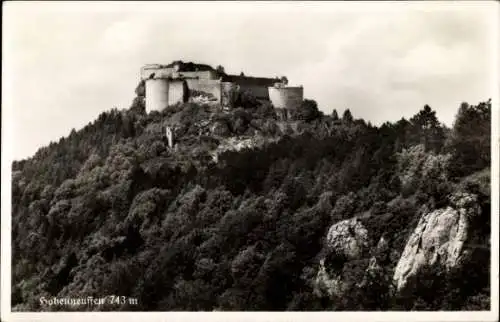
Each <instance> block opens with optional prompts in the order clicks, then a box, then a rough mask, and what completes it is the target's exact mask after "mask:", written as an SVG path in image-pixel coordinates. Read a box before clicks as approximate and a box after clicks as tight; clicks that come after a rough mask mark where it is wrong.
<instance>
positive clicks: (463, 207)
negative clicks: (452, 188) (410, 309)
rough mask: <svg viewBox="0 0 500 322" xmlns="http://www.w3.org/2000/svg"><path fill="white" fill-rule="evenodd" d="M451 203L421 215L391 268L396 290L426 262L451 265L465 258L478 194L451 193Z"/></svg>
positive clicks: (476, 208) (451, 266)
mask: <svg viewBox="0 0 500 322" xmlns="http://www.w3.org/2000/svg"><path fill="white" fill-rule="evenodd" d="M450 203H451V205H452V206H453V207H451V206H448V207H447V208H445V209H438V210H435V211H433V212H431V213H429V214H425V215H423V216H422V217H421V218H420V220H419V222H418V225H417V227H416V228H415V230H414V232H413V233H412V235H411V236H410V238H409V239H408V241H407V243H406V246H405V249H404V251H403V254H402V255H401V258H400V259H399V262H398V264H397V266H396V269H395V271H394V277H393V279H394V281H395V282H396V284H397V289H398V290H401V289H402V288H404V286H405V285H406V282H407V280H408V278H409V277H411V276H414V275H415V274H417V273H418V271H419V270H420V269H421V268H422V267H424V266H426V265H435V264H441V265H443V266H444V267H446V268H453V267H456V266H457V265H459V264H460V263H461V262H462V260H464V259H465V258H466V257H467V255H468V254H467V253H466V252H465V251H464V243H465V242H466V240H467V239H468V237H469V235H470V231H469V230H470V229H469V227H470V219H471V218H472V217H474V216H476V215H478V214H479V213H480V208H479V206H478V203H477V196H476V195H472V194H465V193H458V194H454V195H453V196H452V197H451V198H450Z"/></svg>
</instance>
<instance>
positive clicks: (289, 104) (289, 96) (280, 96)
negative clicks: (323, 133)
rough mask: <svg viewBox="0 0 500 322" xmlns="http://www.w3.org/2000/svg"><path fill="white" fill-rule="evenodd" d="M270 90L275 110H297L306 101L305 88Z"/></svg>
mask: <svg viewBox="0 0 500 322" xmlns="http://www.w3.org/2000/svg"><path fill="white" fill-rule="evenodd" d="M268 90H269V99H270V101H271V103H272V104H273V105H274V107H275V108H286V109H297V108H300V106H301V105H302V101H303V100H304V88H303V87H269V88H268Z"/></svg>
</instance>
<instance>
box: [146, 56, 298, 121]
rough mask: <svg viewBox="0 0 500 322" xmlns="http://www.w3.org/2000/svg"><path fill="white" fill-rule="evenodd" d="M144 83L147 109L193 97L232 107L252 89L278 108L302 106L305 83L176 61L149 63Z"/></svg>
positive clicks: (169, 104) (160, 107)
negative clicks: (291, 83) (296, 84)
mask: <svg viewBox="0 0 500 322" xmlns="http://www.w3.org/2000/svg"><path fill="white" fill-rule="evenodd" d="M140 74H141V75H140V77H141V80H143V81H144V83H145V88H146V90H145V94H146V111H147V112H150V111H152V110H162V109H164V108H166V107H168V106H171V105H175V104H177V103H182V102H187V101H188V100H189V99H190V98H195V97H196V96H203V97H205V98H206V100H208V101H211V102H216V103H219V104H221V105H222V106H223V107H230V106H232V104H233V103H234V102H235V100H236V98H237V96H238V93H240V92H251V93H252V94H253V95H254V96H255V97H256V98H257V99H259V100H267V101H271V103H272V104H273V105H274V106H275V107H276V108H286V109H296V108H300V105H301V104H302V101H303V96H304V90H303V88H302V87H288V86H286V83H287V81H285V80H280V79H279V78H265V77H248V76H244V75H243V73H242V74H241V75H228V74H226V73H224V71H223V69H222V70H219V69H217V70H215V69H213V68H212V67H210V66H208V65H203V64H194V63H191V62H190V63H184V62H182V61H176V62H173V63H171V64H169V65H160V64H150V65H145V66H143V67H142V68H141V72H140Z"/></svg>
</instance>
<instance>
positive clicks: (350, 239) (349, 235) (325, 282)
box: [314, 218, 370, 296]
mask: <svg viewBox="0 0 500 322" xmlns="http://www.w3.org/2000/svg"><path fill="white" fill-rule="evenodd" d="M369 248H370V240H369V237H368V231H367V230H366V228H365V227H364V226H363V224H362V223H361V221H360V220H359V219H358V218H351V219H348V220H343V221H340V222H338V223H336V224H334V225H332V226H331V227H330V229H329V230H328V235H327V238H326V245H325V256H324V257H323V258H322V259H320V263H319V268H318V273H317V275H316V278H315V281H314V284H315V293H316V294H325V293H326V294H328V295H329V296H335V295H341V294H342V293H343V292H345V291H346V290H347V289H348V288H349V285H347V284H346V283H344V281H343V279H344V277H343V273H342V268H343V263H345V262H348V261H355V260H358V259H361V258H363V257H364V256H365V255H366V254H367V253H368V251H369Z"/></svg>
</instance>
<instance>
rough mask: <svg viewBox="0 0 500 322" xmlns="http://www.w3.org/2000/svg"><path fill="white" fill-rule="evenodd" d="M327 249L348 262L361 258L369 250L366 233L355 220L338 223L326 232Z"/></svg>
mask: <svg viewBox="0 0 500 322" xmlns="http://www.w3.org/2000/svg"><path fill="white" fill-rule="evenodd" d="M327 247H328V248H329V249H330V250H332V251H334V252H335V253H337V254H341V255H343V256H345V258H346V259H348V260H352V259H358V258H361V257H362V255H363V253H364V252H366V251H367V250H368V248H369V238H368V231H367V230H366V228H365V227H364V226H363V224H362V223H361V221H359V220H358V219H357V218H352V219H348V220H343V221H340V222H338V223H336V224H335V225H333V226H332V227H330V229H329V230H328V235H327Z"/></svg>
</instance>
